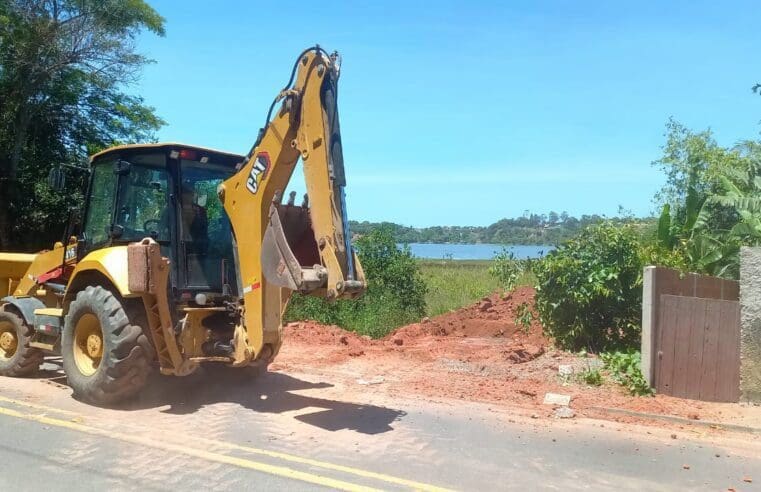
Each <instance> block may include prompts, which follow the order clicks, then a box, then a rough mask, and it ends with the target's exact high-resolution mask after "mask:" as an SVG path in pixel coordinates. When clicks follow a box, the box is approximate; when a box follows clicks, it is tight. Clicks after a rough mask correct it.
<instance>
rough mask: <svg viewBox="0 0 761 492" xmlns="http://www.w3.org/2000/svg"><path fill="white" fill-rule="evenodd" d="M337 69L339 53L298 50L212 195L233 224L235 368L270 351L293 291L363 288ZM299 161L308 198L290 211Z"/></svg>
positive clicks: (343, 293)
mask: <svg viewBox="0 0 761 492" xmlns="http://www.w3.org/2000/svg"><path fill="white" fill-rule="evenodd" d="M339 70H340V66H339V58H338V54H337V53H334V54H332V55H329V54H328V53H327V52H325V50H323V49H322V48H320V47H319V46H316V47H314V48H309V49H307V50H305V51H304V52H302V53H301V55H299V58H298V59H297V61H296V63H295V65H294V67H293V71H292V73H291V78H290V80H289V82H288V84H287V86H286V87H285V88H284V89H283V90H282V91H281V92H280V93H279V94H278V96H277V98H276V99H275V101H274V102H273V103H272V106H271V107H270V111H269V113H268V115H267V121H266V123H265V126H264V128H262V130H261V131H260V133H259V137H258V138H257V141H256V143H255V144H254V146H253V148H252V149H251V151H250V152H249V154H248V156H247V159H246V161H245V162H243V163H242V165H241V166H240V168H239V170H238V171H237V172H236V174H234V175H233V176H231V177H230V178H229V179H228V180H226V181H225V182H223V183H222V184H221V185H220V187H219V189H218V193H219V196H220V199H221V200H222V202H223V204H224V208H225V211H226V212H227V215H228V216H229V218H230V222H231V225H232V230H233V236H234V243H235V251H236V263H237V272H238V293H239V296H240V301H241V302H240V303H239V305H238V306H237V309H238V310H239V313H240V322H239V325H238V326H237V327H236V332H235V338H234V341H233V343H234V347H235V363H234V365H244V364H247V363H249V362H250V361H251V360H253V359H260V358H262V357H264V358H266V357H271V356H273V355H274V354H275V353H276V352H277V350H278V349H279V346H280V331H281V316H282V313H283V311H284V309H285V305H286V304H287V301H288V298H289V297H290V294H291V293H292V292H293V291H300V292H302V293H306V294H311V295H318V296H322V297H325V298H327V299H329V300H334V299H341V298H353V297H356V296H359V295H360V294H361V293H362V292H363V291H364V290H365V287H366V284H365V278H364V273H363V272H362V267H361V265H360V263H359V260H358V259H357V256H356V254H355V253H354V251H353V249H352V246H351V242H350V240H351V237H350V232H349V225H348V220H347V215H346V199H345V196H346V195H345V191H344V188H345V186H346V178H345V174H344V164H343V152H342V146H341V132H340V127H339V122H338V108H337V102H336V96H337V92H336V89H337V84H338V77H339ZM273 112H274V115H273ZM299 158H301V160H302V162H303V168H304V178H305V184H306V188H307V196H308V200H307V198H306V197H305V199H304V203H303V204H302V206H296V205H295V204H294V200H293V198H294V197H293V196H291V199H290V200H289V201H288V202H287V203H286V204H282V203H281V201H282V198H283V196H282V195H283V193H284V191H285V189H286V186H287V185H288V182H289V180H290V178H291V176H292V174H293V171H294V168H295V167H296V164H297V162H298V160H299Z"/></svg>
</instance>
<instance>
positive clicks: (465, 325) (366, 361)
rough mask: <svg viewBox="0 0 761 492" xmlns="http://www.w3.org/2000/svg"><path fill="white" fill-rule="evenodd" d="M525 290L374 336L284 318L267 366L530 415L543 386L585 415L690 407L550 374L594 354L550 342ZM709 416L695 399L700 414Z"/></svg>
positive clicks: (686, 410)
mask: <svg viewBox="0 0 761 492" xmlns="http://www.w3.org/2000/svg"><path fill="white" fill-rule="evenodd" d="M534 295H535V291H534V289H532V288H529V287H521V288H519V289H517V290H515V291H514V292H511V293H508V294H499V293H495V294H492V295H490V296H488V297H484V298H483V299H481V300H480V301H479V302H477V303H474V304H473V305H470V306H467V307H464V308H462V309H459V310H456V311H452V312H449V313H445V314H442V315H440V316H436V317H433V318H431V319H427V318H426V319H424V320H422V321H421V322H419V323H413V324H411V325H407V326H403V327H401V328H399V329H397V330H396V331H394V332H393V333H391V334H390V335H388V336H387V337H385V338H383V339H381V340H371V339H370V338H369V337H363V336H359V335H357V334H355V333H351V332H348V331H346V330H343V329H341V328H339V327H337V326H326V325H321V324H319V323H316V322H313V321H305V322H297V323H290V324H288V325H286V326H285V333H284V338H285V340H284V344H283V347H282V350H281V353H280V354H279V355H278V357H277V358H276V360H275V362H274V363H273V364H272V366H271V368H272V370H290V371H295V372H306V373H309V374H320V373H322V374H326V375H329V377H331V378H332V380H333V381H335V382H338V381H343V382H344V384H343V388H344V390H345V391H348V392H351V391H358V392H362V393H364V392H366V391H368V387H367V386H365V385H367V384H376V383H369V382H368V381H376V382H377V386H373V388H377V391H381V392H385V393H387V394H389V395H392V396H393V395H402V396H405V397H409V396H411V395H420V396H423V397H427V398H459V399H463V400H468V401H480V402H489V403H490V404H509V405H510V406H511V407H514V408H515V407H524V408H525V409H526V411H528V412H531V413H532V414H533V415H540V416H551V415H552V407H548V406H547V405H543V404H542V401H543V398H544V395H545V393H547V392H553V393H563V394H567V395H569V396H571V397H572V400H571V401H572V403H571V406H572V408H574V409H575V410H576V411H578V412H580V413H581V414H582V415H588V416H591V415H595V412H598V413H599V410H596V409H598V408H600V407H616V408H623V409H630V410H636V411H644V412H651V413H662V414H670V415H682V416H685V417H687V416H689V415H694V414H695V407H694V402H690V401H688V400H678V399H675V398H670V397H666V396H661V395H658V396H656V397H655V398H637V397H631V396H629V395H627V394H626V392H625V391H624V390H623V389H622V388H621V387H620V386H618V385H617V384H615V383H613V382H610V381H608V382H606V383H605V384H603V385H602V386H599V387H595V386H588V385H585V384H583V382H579V381H578V378H569V377H566V378H565V379H564V378H562V377H560V376H559V367H560V366H561V365H564V366H567V367H572V368H573V369H572V370H573V372H574V373H576V372H579V371H583V370H585V369H587V368H589V367H590V364H592V363H596V364H597V365H596V367H600V363H599V361H596V360H594V358H591V359H583V358H579V357H577V356H575V355H574V354H571V353H566V352H562V351H560V350H557V349H555V348H554V347H553V346H552V343H551V342H550V340H549V339H547V338H546V337H545V336H544V334H543V333H542V326H541V324H540V323H539V321H538V316H537V315H536V312H535V310H534ZM526 310H528V311H529V312H531V314H532V316H531V322H530V323H528V324H527V326H524V323H522V322H521V321H520V318H521V317H522V316H521V314H522V313H525V312H526ZM523 318H524V319H525V322H527V321H528V319H527V316H523ZM359 381H362V382H359ZM357 385H359V386H357ZM719 413H720V412H719ZM716 417H717V414H715V413H714V412H712V411H711V410H710V408H709V406H707V405H704V406H703V408H702V410H701V418H706V419H711V418H716ZM621 418H623V417H621ZM616 419H619V417H616Z"/></svg>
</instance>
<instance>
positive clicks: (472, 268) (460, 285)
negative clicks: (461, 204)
mask: <svg viewBox="0 0 761 492" xmlns="http://www.w3.org/2000/svg"><path fill="white" fill-rule="evenodd" d="M418 262H419V264H420V271H421V272H422V274H423V279H424V280H425V283H426V285H427V286H428V292H427V293H426V296H425V303H426V314H428V316H437V315H439V314H442V313H446V312H449V311H452V310H454V309H459V308H461V307H463V306H467V305H469V304H472V303H473V302H475V301H477V300H478V299H480V298H482V297H484V296H487V295H489V294H491V293H492V292H494V291H496V290H499V289H500V282H499V280H498V279H497V278H496V277H495V276H493V275H490V274H489V267H490V266H492V265H493V261H491V260H447V259H444V260H418ZM534 280H535V279H534V277H533V275H531V274H530V273H525V274H523V275H521V276H520V277H519V278H518V280H517V282H516V285H533V283H534Z"/></svg>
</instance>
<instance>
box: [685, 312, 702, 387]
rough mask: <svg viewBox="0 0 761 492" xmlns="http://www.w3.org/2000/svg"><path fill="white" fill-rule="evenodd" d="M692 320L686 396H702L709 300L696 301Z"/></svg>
mask: <svg viewBox="0 0 761 492" xmlns="http://www.w3.org/2000/svg"><path fill="white" fill-rule="evenodd" d="M694 304H695V306H694V311H693V318H692V322H691V323H690V340H689V344H688V345H689V347H688V351H689V362H688V364H687V374H688V381H687V388H686V390H685V398H692V399H694V400H697V399H699V398H700V374H701V369H702V367H703V341H704V340H703V331H704V330H705V324H706V312H707V311H708V303H707V302H696V303H694Z"/></svg>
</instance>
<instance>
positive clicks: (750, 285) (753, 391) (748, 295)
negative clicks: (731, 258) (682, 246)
mask: <svg viewBox="0 0 761 492" xmlns="http://www.w3.org/2000/svg"><path fill="white" fill-rule="evenodd" d="M740 391H741V393H742V396H741V400H742V401H754V402H761V247H755V248H748V247H744V248H742V249H741V250H740Z"/></svg>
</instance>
